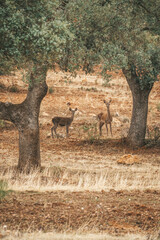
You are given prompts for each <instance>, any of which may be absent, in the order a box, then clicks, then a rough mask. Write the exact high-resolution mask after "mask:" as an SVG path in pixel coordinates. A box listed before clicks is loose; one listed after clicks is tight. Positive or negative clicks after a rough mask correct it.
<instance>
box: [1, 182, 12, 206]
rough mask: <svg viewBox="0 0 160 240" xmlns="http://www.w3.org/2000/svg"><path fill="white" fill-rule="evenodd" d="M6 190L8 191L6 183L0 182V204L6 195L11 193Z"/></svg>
mask: <svg viewBox="0 0 160 240" xmlns="http://www.w3.org/2000/svg"><path fill="white" fill-rule="evenodd" d="M7 189H8V184H7V182H5V181H4V180H0V202H1V201H2V199H4V198H5V197H6V195H8V194H9V192H11V190H7Z"/></svg>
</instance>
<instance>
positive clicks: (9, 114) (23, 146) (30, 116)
mask: <svg viewBox="0 0 160 240" xmlns="http://www.w3.org/2000/svg"><path fill="white" fill-rule="evenodd" d="M46 74H47V69H46V68H45V67H37V66H36V67H35V68H34V71H33V72H32V73H31V75H30V84H29V88H28V93H27V97H26V99H25V100H24V102H22V103H21V104H12V103H2V102H1V103H0V118H1V119H4V120H8V121H11V122H13V123H14V124H15V126H16V127H17V128H18V131H19V161H18V169H19V170H20V171H23V172H26V173H29V172H30V171H31V170H32V169H35V168H40V167H41V159H40V139H39V121H38V119H39V112H40V104H41V101H42V99H43V98H44V96H45V95H46V93H47V84H46Z"/></svg>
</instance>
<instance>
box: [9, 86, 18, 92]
mask: <svg viewBox="0 0 160 240" xmlns="http://www.w3.org/2000/svg"><path fill="white" fill-rule="evenodd" d="M9 92H12V93H17V92H19V89H18V87H17V86H16V85H12V86H11V87H9Z"/></svg>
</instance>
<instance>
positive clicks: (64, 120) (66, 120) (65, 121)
mask: <svg viewBox="0 0 160 240" xmlns="http://www.w3.org/2000/svg"><path fill="white" fill-rule="evenodd" d="M69 110H70V111H71V113H72V115H71V117H54V118H52V123H53V124H54V125H53V127H52V128H51V134H52V138H53V130H54V132H55V134H56V136H57V137H58V135H57V132H56V129H57V127H58V126H61V127H64V126H66V137H68V133H69V126H70V125H71V123H72V122H73V118H74V114H75V112H76V111H77V110H78V109H77V108H75V109H72V108H69Z"/></svg>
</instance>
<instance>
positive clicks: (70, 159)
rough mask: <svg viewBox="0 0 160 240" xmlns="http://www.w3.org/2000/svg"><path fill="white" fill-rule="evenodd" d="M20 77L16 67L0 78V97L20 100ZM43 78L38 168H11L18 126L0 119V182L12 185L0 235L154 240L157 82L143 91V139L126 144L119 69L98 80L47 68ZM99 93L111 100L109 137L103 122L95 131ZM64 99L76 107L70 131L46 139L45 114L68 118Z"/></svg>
mask: <svg viewBox="0 0 160 240" xmlns="http://www.w3.org/2000/svg"><path fill="white" fill-rule="evenodd" d="M20 78H21V74H20V73H17V74H16V75H14V76H12V77H11V76H10V77H7V76H5V77H4V76H3V77H2V76H1V77H0V83H1V88H0V101H11V102H12V103H20V102H22V101H23V100H24V99H25V96H26V92H27V85H26V84H25V83H24V82H22V81H20ZM47 83H48V86H49V91H48V94H47V96H46V97H45V98H44V100H43V102H42V104H41V112H40V138H41V161H42V167H43V169H42V171H41V172H33V173H32V174H30V175H29V176H24V175H21V174H17V173H16V172H15V170H14V169H15V168H14V167H15V166H16V165H17V162H18V132H17V130H16V129H15V127H14V126H13V125H12V124H10V123H8V122H3V121H0V180H5V181H6V182H7V183H8V189H11V190H12V192H11V193H10V194H9V195H8V196H7V197H6V198H5V199H4V200H3V201H2V202H0V239H1V238H2V237H4V239H21V240H22V239H23V240H24V239H27V240H29V239H32V240H33V239H39V240H40V239H46V240H51V239H57V240H59V239H65V240H66V239H68V240H73V239H74V240H76V239H78V240H79V239H84V240H85V239H86V240H91V239H99V240H115V239H117V240H133V239H134V240H138V239H139V240H145V239H146V240H147V239H148V240H153V239H154V240H157V239H159V238H158V235H159V237H160V139H159V140H158V136H159V135H158V134H160V133H159V132H158V130H157V129H160V128H159V127H160V82H157V83H155V85H154V88H153V89H152V92H151V94H150V97H149V113H148V129H149V135H148V136H147V137H148V139H147V145H146V146H145V147H143V148H140V149H134V150H133V149H131V148H129V147H128V146H126V144H125V141H124V137H125V136H126V135H127V131H128V128H129V124H130V123H129V121H130V118H131V110H132V97H131V93H130V90H129V88H128V86H127V83H126V80H125V79H124V77H123V75H122V74H121V73H120V72H119V73H117V74H112V80H111V81H110V82H109V83H107V84H104V83H103V81H102V79H101V78H100V77H97V76H95V75H90V76H88V75H87V76H85V75H84V74H83V73H81V74H79V75H78V76H77V77H72V76H71V75H69V74H67V75H64V74H63V73H61V72H58V73H54V72H52V71H49V72H48V75H47ZM3 84H4V86H5V87H4V86H3ZM12 85H15V86H14V88H13V87H12V88H11V86H12ZM104 99H106V100H109V99H112V102H111V112H112V114H113V115H114V116H115V117H114V119H113V124H112V130H113V137H111V135H110V133H109V135H108V136H107V133H106V129H105V127H103V136H102V137H99V134H98V125H97V117H96V116H97V114H98V113H100V112H101V111H106V106H105V104H104V103H103V100H104ZM68 102H70V103H71V107H73V108H75V107H77V108H78V111H77V112H76V114H75V118H74V121H73V123H72V125H71V127H70V131H69V135H70V137H69V138H68V139H66V138H65V128H60V127H58V128H57V132H58V134H60V137H59V138H58V139H57V138H53V139H52V138H51V132H50V129H51V127H52V123H51V119H52V117H54V116H57V115H58V116H65V115H67V116H68V115H69V111H68V106H67V103H68ZM117 113H118V114H117ZM117 115H118V116H117ZM124 160H125V161H124Z"/></svg>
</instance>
